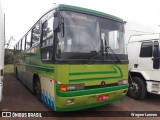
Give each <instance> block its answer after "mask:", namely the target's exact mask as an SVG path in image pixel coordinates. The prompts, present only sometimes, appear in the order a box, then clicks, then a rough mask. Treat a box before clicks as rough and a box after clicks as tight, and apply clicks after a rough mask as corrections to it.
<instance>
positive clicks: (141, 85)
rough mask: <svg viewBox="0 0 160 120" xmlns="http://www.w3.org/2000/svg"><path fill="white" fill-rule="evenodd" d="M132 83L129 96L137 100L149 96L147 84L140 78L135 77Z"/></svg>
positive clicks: (130, 83)
mask: <svg viewBox="0 0 160 120" xmlns="http://www.w3.org/2000/svg"><path fill="white" fill-rule="evenodd" d="M132 81H133V82H131V81H129V90H128V95H129V96H130V97H131V98H133V99H136V100H142V99H144V98H145V97H146V95H147V90H146V85H145V82H144V81H143V79H142V78H140V77H133V78H132Z"/></svg>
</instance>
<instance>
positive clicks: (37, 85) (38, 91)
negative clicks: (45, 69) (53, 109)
mask: <svg viewBox="0 0 160 120" xmlns="http://www.w3.org/2000/svg"><path fill="white" fill-rule="evenodd" d="M34 91H35V95H36V97H37V98H38V100H41V83H40V81H39V80H36V81H35V85H34Z"/></svg>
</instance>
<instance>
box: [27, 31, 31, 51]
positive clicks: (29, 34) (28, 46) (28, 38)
mask: <svg viewBox="0 0 160 120" xmlns="http://www.w3.org/2000/svg"><path fill="white" fill-rule="evenodd" d="M30 47H31V31H30V32H29V33H28V35H27V36H26V49H29V48H30Z"/></svg>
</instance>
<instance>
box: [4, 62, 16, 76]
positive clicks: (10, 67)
mask: <svg viewBox="0 0 160 120" xmlns="http://www.w3.org/2000/svg"><path fill="white" fill-rule="evenodd" d="M4 74H14V70H13V64H8V65H5V66H4Z"/></svg>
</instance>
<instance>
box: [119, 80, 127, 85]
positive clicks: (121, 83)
mask: <svg viewBox="0 0 160 120" xmlns="http://www.w3.org/2000/svg"><path fill="white" fill-rule="evenodd" d="M127 83H128V80H119V81H118V85H124V84H127Z"/></svg>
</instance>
